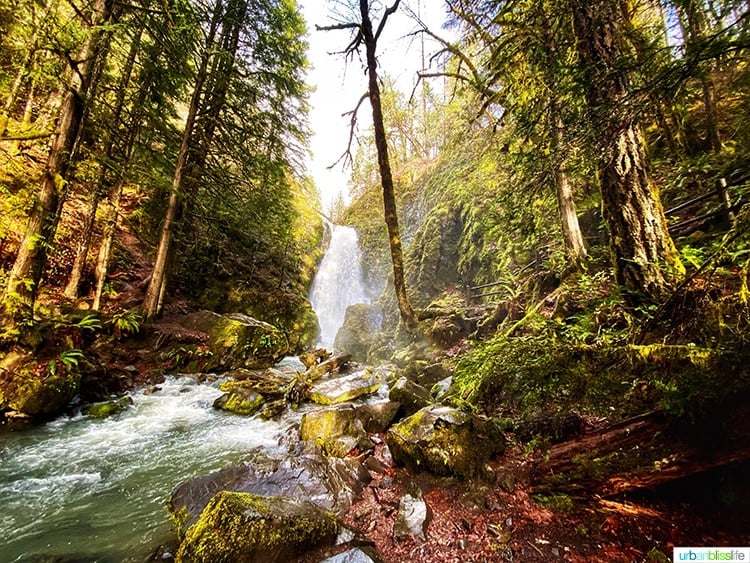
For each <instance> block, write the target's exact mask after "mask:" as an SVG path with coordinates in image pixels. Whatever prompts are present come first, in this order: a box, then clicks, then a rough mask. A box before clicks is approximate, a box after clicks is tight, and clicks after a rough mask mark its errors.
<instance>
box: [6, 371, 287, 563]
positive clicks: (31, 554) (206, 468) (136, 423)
mask: <svg viewBox="0 0 750 563" xmlns="http://www.w3.org/2000/svg"><path fill="white" fill-rule="evenodd" d="M221 393H222V392H221V391H220V390H219V389H218V382H216V383H213V384H211V385H208V384H196V382H195V381H194V380H191V379H189V378H184V377H183V378H179V379H175V378H172V377H169V378H167V380H166V381H165V382H164V383H161V384H160V385H159V390H158V391H156V392H154V393H151V394H147V393H145V392H144V391H143V390H141V391H137V392H134V393H132V394H131V397H132V399H133V403H134V404H133V406H132V407H131V408H130V409H128V410H127V411H126V412H124V413H122V414H120V415H117V416H114V417H111V418H108V419H106V420H91V419H89V418H87V417H85V416H80V415H78V416H75V417H72V418H69V417H62V418H59V419H57V420H55V421H53V422H50V423H48V424H45V425H44V426H38V427H34V428H29V429H26V430H22V431H18V432H8V431H7V430H4V431H3V432H0V499H2V510H0V561H2V562H3V563H5V562H14V563H21V562H23V563H28V562H31V561H63V560H65V561H68V560H70V561H99V562H102V563H110V562H112V563H114V562H120V563H122V562H129V563H130V562H132V563H140V562H142V561H146V560H147V559H149V556H150V555H151V553H152V552H153V551H154V549H155V548H156V546H158V545H159V544H160V543H162V542H163V541H164V540H166V539H168V538H169V537H170V526H169V518H168V514H167V511H166V507H165V502H166V499H167V497H168V495H169V492H170V491H171V490H172V489H173V488H174V487H175V486H176V485H178V484H179V483H181V482H183V481H186V480H188V479H192V478H195V477H199V476H202V475H206V474H207V473H210V472H211V471H215V470H217V469H220V468H222V467H225V466H227V465H229V464H231V463H235V462H237V461H239V460H242V459H244V458H245V457H246V456H251V454H252V452H254V451H263V452H265V453H268V454H269V455H274V454H275V453H276V454H279V455H280V454H281V452H283V451H284V448H283V447H282V446H279V438H280V436H282V435H283V433H284V432H286V430H287V429H288V427H289V426H290V425H291V424H293V423H294V420H291V419H289V418H285V419H282V420H281V421H263V420H260V419H256V418H248V417H244V416H236V415H232V414H229V413H225V412H223V411H219V410H216V409H214V408H212V403H213V401H214V399H216V397H218V396H219V395H221Z"/></svg>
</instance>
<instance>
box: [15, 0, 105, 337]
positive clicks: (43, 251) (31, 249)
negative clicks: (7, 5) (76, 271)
mask: <svg viewBox="0 0 750 563" xmlns="http://www.w3.org/2000/svg"><path fill="white" fill-rule="evenodd" d="M111 16H112V2H111V1H110V0H97V1H96V4H95V5H94V17H93V22H94V23H93V25H92V30H91V32H90V34H89V35H88V37H87V39H86V41H85V43H84V46H83V48H82V49H81V51H80V54H79V57H78V61H80V62H79V63H77V64H76V68H75V69H74V72H73V73H72V75H71V76H72V78H71V81H70V83H69V84H68V89H67V90H68V91H67V94H66V95H65V98H64V100H63V105H62V107H61V110H60V117H59V121H58V126H57V131H56V133H55V137H54V139H53V141H52V146H51V148H50V151H49V155H48V158H47V164H46V166H45V169H44V172H43V174H42V179H41V185H40V188H39V194H38V196H37V201H36V204H35V205H34V207H33V209H32V211H31V215H30V217H29V222H28V224H27V226H26V231H25V233H24V237H23V240H22V242H21V246H20V248H19V250H18V255H17V256H16V260H15V262H14V264H13V268H12V270H11V273H10V276H9V277H8V283H7V286H6V289H5V292H4V294H3V324H4V325H5V327H6V328H12V327H13V326H18V325H19V324H20V323H26V322H31V321H32V320H33V312H34V302H35V300H36V296H37V293H38V290H39V283H40V281H41V278H42V272H43V270H44V266H45V264H46V261H47V251H48V249H49V248H50V245H51V244H52V240H53V239H54V237H55V233H56V231H57V225H58V222H59V218H60V210H61V207H62V202H63V201H64V199H65V195H66V191H67V184H68V178H67V177H68V174H69V171H70V168H71V165H72V160H73V151H74V147H75V144H76V142H77V140H78V137H79V134H80V132H81V128H82V126H83V121H84V116H85V109H86V108H85V106H86V103H87V99H88V98H89V97H90V94H91V92H90V86H91V82H92V79H93V77H94V74H95V71H96V68H97V65H98V64H99V58H100V56H101V55H102V53H103V52H104V51H105V49H104V47H105V44H106V37H107V35H108V31H107V29H106V25H105V24H107V23H108V22H109V21H110V19H111Z"/></svg>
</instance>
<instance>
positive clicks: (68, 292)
mask: <svg viewBox="0 0 750 563" xmlns="http://www.w3.org/2000/svg"><path fill="white" fill-rule="evenodd" d="M140 38H141V36H140V34H137V35H136V37H135V38H134V39H133V42H132V43H131V45H130V51H129V53H128V58H127V60H126V62H125V67H124V68H123V71H122V74H121V75H120V80H119V82H118V84H117V96H116V99H115V106H114V110H113V112H112V116H111V123H112V125H111V126H110V128H109V129H107V132H106V133H105V136H106V139H105V141H104V145H105V146H104V161H103V162H102V163H101V164H100V165H99V174H98V177H97V180H96V187H95V188H94V193H93V194H92V195H91V201H90V203H89V209H88V213H87V216H86V223H85V226H84V230H83V232H82V233H81V238H80V240H79V242H78V247H77V248H76V257H75V260H74V261H73V268H72V269H71V271H70V275H69V276H68V283H67V284H66V286H65V290H64V291H63V295H65V297H68V298H69V299H75V298H76V297H78V289H79V286H80V285H81V278H82V277H83V270H84V268H85V267H86V258H87V257H88V254H89V247H90V245H91V238H92V237H93V234H94V225H95V224H96V212H97V210H98V209H99V202H100V201H101V199H102V197H103V196H104V194H105V193H106V192H108V191H109V188H108V187H107V184H108V183H109V180H108V178H107V176H108V171H107V168H108V167H109V166H110V163H111V162H112V158H113V156H114V153H115V144H116V142H115V141H116V139H115V137H116V135H117V124H119V123H120V122H121V120H122V112H123V110H124V108H125V94H126V92H127V88H128V84H129V83H130V79H131V76H132V74H133V66H134V65H135V59H136V57H137V55H138V50H139V47H140ZM134 126H135V125H134ZM128 152H129V151H128Z"/></svg>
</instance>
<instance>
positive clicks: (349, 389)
mask: <svg viewBox="0 0 750 563" xmlns="http://www.w3.org/2000/svg"><path fill="white" fill-rule="evenodd" d="M382 383H383V379H382V377H381V376H380V375H379V374H378V373H377V372H375V371H374V370H373V369H365V370H362V371H358V372H356V373H352V374H350V375H345V376H343V377H337V378H335V379H328V380H326V381H320V382H318V383H315V384H314V385H313V386H312V389H311V390H310V400H311V401H313V402H314V403H318V404H319V405H335V404H338V403H346V402H349V401H353V400H354V399H357V398H359V397H362V396H364V395H372V394H373V393H375V392H377V391H378V389H380V385H381V384H382Z"/></svg>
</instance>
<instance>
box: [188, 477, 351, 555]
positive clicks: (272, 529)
mask: <svg viewBox="0 0 750 563" xmlns="http://www.w3.org/2000/svg"><path fill="white" fill-rule="evenodd" d="M338 530H339V523H338V520H337V518H336V516H335V515H334V514H333V513H331V512H328V511H326V510H323V509H321V508H319V507H317V506H315V505H314V504H311V503H309V502H304V501H302V502H301V501H297V500H292V499H290V498H283V497H268V496H261V495H256V494H252V493H237V492H229V491H221V492H219V493H218V494H217V495H216V496H214V497H213V498H212V499H211V501H210V502H209V503H208V505H207V506H206V508H205V509H204V510H203V512H202V513H201V516H200V518H199V519H198V521H197V522H196V523H195V524H194V525H193V526H191V527H190V529H189V530H188V531H187V534H186V535H185V539H184V540H183V541H182V543H181V544H180V549H179V550H178V552H177V561H184V562H188V561H189V562H205V563H214V562H217V561H232V562H234V563H275V562H286V561H289V560H290V559H291V558H292V557H294V556H296V555H299V554H301V553H304V552H305V551H308V550H310V549H312V548H315V547H317V546H320V545H324V544H332V543H333V542H334V541H335V539H336V534H337V533H338Z"/></svg>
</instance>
